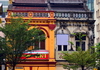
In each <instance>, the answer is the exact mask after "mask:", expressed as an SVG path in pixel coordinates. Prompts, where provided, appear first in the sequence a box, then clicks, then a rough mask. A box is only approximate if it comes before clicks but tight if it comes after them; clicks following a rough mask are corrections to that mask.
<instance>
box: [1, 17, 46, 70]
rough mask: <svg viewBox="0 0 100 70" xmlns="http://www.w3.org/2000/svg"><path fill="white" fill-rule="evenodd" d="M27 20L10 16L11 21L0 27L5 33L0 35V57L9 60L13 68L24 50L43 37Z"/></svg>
mask: <svg viewBox="0 0 100 70" xmlns="http://www.w3.org/2000/svg"><path fill="white" fill-rule="evenodd" d="M29 21H30V20H28V21H27V22H24V20H23V19H22V18H20V17H19V18H16V19H15V18H13V17H12V18H11V20H10V22H11V23H9V24H6V25H5V26H2V27H0V31H2V32H3V33H4V35H5V37H0V54H1V55H2V54H3V55H4V56H2V57H0V58H1V60H2V59H5V60H6V61H5V62H9V63H10V66H11V67H13V70H14V67H15V66H16V64H17V63H18V62H20V61H21V59H20V57H21V56H22V54H23V52H24V51H25V50H27V49H28V48H29V47H30V46H32V45H33V43H35V42H36V41H38V40H43V39H45V37H44V35H43V34H41V35H40V32H41V30H39V29H37V28H36V27H33V28H31V27H32V26H30V25H28V23H29Z"/></svg>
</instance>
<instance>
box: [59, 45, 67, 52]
mask: <svg viewBox="0 0 100 70" xmlns="http://www.w3.org/2000/svg"><path fill="white" fill-rule="evenodd" d="M58 51H67V45H58Z"/></svg>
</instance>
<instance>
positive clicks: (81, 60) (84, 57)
mask: <svg viewBox="0 0 100 70" xmlns="http://www.w3.org/2000/svg"><path fill="white" fill-rule="evenodd" d="M63 54H64V56H63V58H64V59H65V60H66V61H67V62H68V63H69V65H64V66H65V67H70V68H78V67H81V69H82V70H84V69H85V67H86V68H89V67H93V66H95V64H96V62H95V58H96V57H95V53H91V52H90V51H89V50H87V51H82V50H81V49H78V51H74V52H72V53H68V52H64V53H63Z"/></svg>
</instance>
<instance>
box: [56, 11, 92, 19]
mask: <svg viewBox="0 0 100 70" xmlns="http://www.w3.org/2000/svg"><path fill="white" fill-rule="evenodd" d="M54 17H55V18H93V13H92V12H55V15H54Z"/></svg>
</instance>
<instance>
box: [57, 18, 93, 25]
mask: <svg viewBox="0 0 100 70" xmlns="http://www.w3.org/2000/svg"><path fill="white" fill-rule="evenodd" d="M56 20H57V21H66V22H69V21H72V22H88V23H89V24H94V22H95V20H89V19H87V20H59V19H56Z"/></svg>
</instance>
